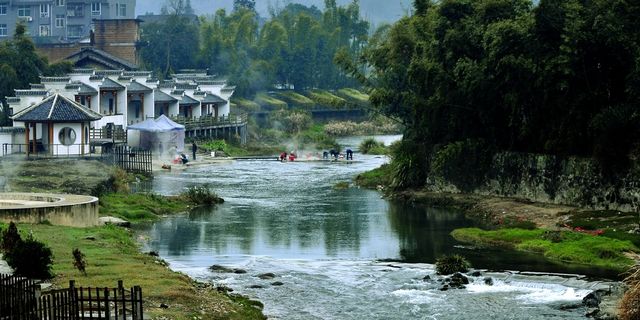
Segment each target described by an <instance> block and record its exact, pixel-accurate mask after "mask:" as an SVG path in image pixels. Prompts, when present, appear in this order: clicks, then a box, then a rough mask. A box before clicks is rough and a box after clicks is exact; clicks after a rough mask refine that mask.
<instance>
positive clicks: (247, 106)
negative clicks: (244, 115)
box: [232, 97, 260, 112]
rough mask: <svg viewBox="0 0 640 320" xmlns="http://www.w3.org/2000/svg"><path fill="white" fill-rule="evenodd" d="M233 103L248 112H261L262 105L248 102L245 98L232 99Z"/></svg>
mask: <svg viewBox="0 0 640 320" xmlns="http://www.w3.org/2000/svg"><path fill="white" fill-rule="evenodd" d="M232 103H234V104H235V105H237V106H238V107H239V108H241V109H242V110H244V111H248V112H252V111H258V110H260V105H259V104H257V103H255V102H253V101H251V100H247V99H244V98H235V97H234V98H233V99H232Z"/></svg>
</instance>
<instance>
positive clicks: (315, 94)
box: [307, 90, 347, 108]
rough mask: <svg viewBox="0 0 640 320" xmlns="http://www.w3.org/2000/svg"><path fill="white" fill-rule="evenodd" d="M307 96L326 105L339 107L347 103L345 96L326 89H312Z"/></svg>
mask: <svg viewBox="0 0 640 320" xmlns="http://www.w3.org/2000/svg"><path fill="white" fill-rule="evenodd" d="M307 96H308V97H309V98H311V100H313V101H315V102H316V103H317V104H319V105H322V106H326V107H333V108H339V107H343V106H344V105H345V104H346V103H347V101H346V100H344V99H343V98H340V97H338V96H336V95H333V94H332V93H330V92H329V91H324V90H311V91H309V92H308V93H307Z"/></svg>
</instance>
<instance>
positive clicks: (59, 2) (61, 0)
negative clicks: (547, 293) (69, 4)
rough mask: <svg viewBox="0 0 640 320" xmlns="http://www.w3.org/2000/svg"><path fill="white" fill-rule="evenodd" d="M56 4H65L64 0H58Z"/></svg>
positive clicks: (60, 5) (59, 5)
mask: <svg viewBox="0 0 640 320" xmlns="http://www.w3.org/2000/svg"><path fill="white" fill-rule="evenodd" d="M56 6H58V7H62V6H64V0H56Z"/></svg>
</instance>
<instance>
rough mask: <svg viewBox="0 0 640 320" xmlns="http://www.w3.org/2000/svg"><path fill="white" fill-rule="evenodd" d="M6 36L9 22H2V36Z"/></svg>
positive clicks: (0, 27) (0, 26) (0, 30)
mask: <svg viewBox="0 0 640 320" xmlns="http://www.w3.org/2000/svg"><path fill="white" fill-rule="evenodd" d="M6 36H7V24H6V23H0V37H6Z"/></svg>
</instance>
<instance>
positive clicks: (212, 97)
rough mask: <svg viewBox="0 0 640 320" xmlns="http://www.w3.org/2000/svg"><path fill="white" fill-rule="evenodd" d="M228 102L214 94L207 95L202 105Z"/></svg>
mask: <svg viewBox="0 0 640 320" xmlns="http://www.w3.org/2000/svg"><path fill="white" fill-rule="evenodd" d="M226 102H227V101H226V100H224V99H222V98H220V97H218V96H217V95H215V94H213V93H207V95H206V96H204V99H202V103H226Z"/></svg>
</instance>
